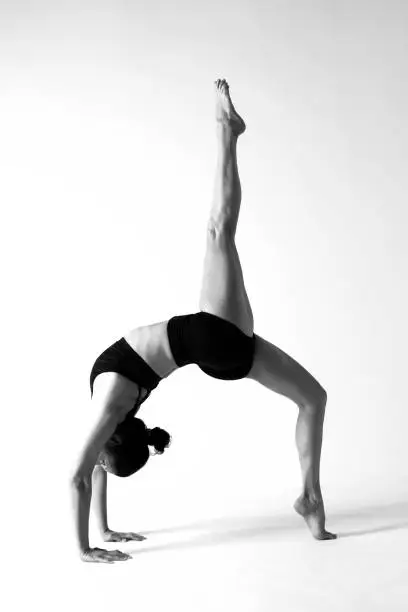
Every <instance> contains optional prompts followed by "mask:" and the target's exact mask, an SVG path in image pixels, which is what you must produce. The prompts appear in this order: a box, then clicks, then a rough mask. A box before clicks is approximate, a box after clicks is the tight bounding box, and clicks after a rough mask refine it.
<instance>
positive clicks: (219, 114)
mask: <svg viewBox="0 0 408 612" xmlns="http://www.w3.org/2000/svg"><path fill="white" fill-rule="evenodd" d="M215 93H216V98H217V105H216V119H217V121H219V122H220V123H223V124H224V125H228V126H230V127H231V128H232V131H233V133H234V134H235V135H236V136H239V135H240V134H242V133H243V132H245V130H246V125H245V122H244V120H243V119H242V117H240V116H239V115H238V113H237V111H236V110H235V108H234V105H233V104H232V101H231V98H230V94H229V85H228V83H227V81H226V80H225V79H218V80H217V81H215Z"/></svg>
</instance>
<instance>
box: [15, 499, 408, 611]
mask: <svg viewBox="0 0 408 612" xmlns="http://www.w3.org/2000/svg"><path fill="white" fill-rule="evenodd" d="M155 522H157V519H155ZM327 526H328V528H329V529H332V530H333V531H336V532H337V533H338V534H339V538H338V539H337V540H334V541H329V542H317V541H315V540H313V539H312V537H311V536H310V534H309V532H308V530H307V528H306V527H305V525H304V523H303V520H302V519H301V518H300V517H298V516H297V515H296V514H295V513H293V512H290V511H288V512H284V513H281V514H278V515H277V514H273V515H272V514H271V513H268V512H267V511H265V509H264V512H263V513H262V514H261V513H258V514H257V515H256V516H255V515H252V516H235V517H233V516H231V517H223V518H217V519H215V518H214V519H206V520H200V521H197V522H195V523H194V522H190V523H188V522H180V523H179V524H173V525H172V526H167V528H163V527H161V528H160V527H159V526H157V527H149V528H148V529H145V530H143V529H140V532H141V533H143V534H144V535H145V536H147V539H146V540H145V541H144V542H142V543H135V542H129V543H126V544H125V543H123V544H120V545H119V544H116V545H114V544H103V543H102V542H101V543H96V542H94V543H93V545H94V546H100V547H102V546H104V547H105V548H112V549H115V548H120V549H121V550H124V551H127V552H129V553H130V554H132V555H133V559H132V560H130V561H126V562H123V563H116V564H114V565H102V564H94V563H92V564H85V563H81V562H80V561H78V560H77V559H75V558H72V559H69V558H67V557H69V553H68V552H67V549H66V547H65V544H63V545H61V544H60V545H57V544H56V545H55V547H54V548H53V547H50V548H49V549H48V550H49V558H48V562H46V561H44V560H43V559H41V572H40V573H38V572H36V573H35V576H36V580H35V581H34V579H33V580H32V581H31V583H30V580H29V579H28V578H26V579H25V580H24V581H23V582H22V584H21V589H20V591H19V597H20V599H21V600H22V601H20V602H19V606H17V607H16V608H13V607H12V606H9V607H8V608H7V609H8V610H12V609H16V610H17V609H19V610H22V609H28V607H27V606H30V603H31V604H33V602H36V601H37V600H38V603H41V604H42V608H41V609H42V610H52V609H53V610H55V609H58V610H84V611H88V610H104V611H105V610H106V611H108V610H109V611H114V610H121V609H126V610H143V611H145V610H146V611H149V612H156V611H157V612H159V611H160V612H162V611H165V610H166V611H168V610H171V611H172V610H177V612H187V611H188V612H204V611H205V612H210V611H211V612H218V611H219V612H221V611H222V612H225V611H230V610H231V611H234V612H263V611H268V612H270V611H271V610H273V611H275V610H276V611H279V612H281V611H288V612H309V611H313V612H318V611H320V610H321V611H324V612H337V611H339V612H340V611H341V612H354V611H356V612H357V611H358V612H365V611H366V610H367V611H368V612H376V611H377V610H378V611H381V612H407V610H408V501H406V500H402V501H399V502H396V501H393V502H390V503H385V502H384V501H382V502H379V503H378V505H375V504H371V505H366V506H364V505H360V506H356V507H355V508H354V509H353V508H351V506H350V505H349V506H348V509H347V510H346V509H340V508H339V509H337V510H336V508H333V506H332V505H331V512H330V520H329V521H328V525H327ZM49 539H50V536H48V538H47V540H48V541H49ZM58 541H60V540H58ZM36 549H37V550H39V547H37V548H36V546H33V547H32V548H30V549H27V551H30V552H31V554H30V555H29V556H27V557H25V558H23V557H22V561H21V563H24V561H26V563H28V567H29V566H31V568H32V572H31V574H32V575H34V573H33V571H35V567H36V565H35V564H36V555H35V551H36ZM21 572H23V573H26V574H27V572H24V569H21ZM21 575H22V574H21ZM24 600H25V604H26V605H25V607H24V605H23V602H24Z"/></svg>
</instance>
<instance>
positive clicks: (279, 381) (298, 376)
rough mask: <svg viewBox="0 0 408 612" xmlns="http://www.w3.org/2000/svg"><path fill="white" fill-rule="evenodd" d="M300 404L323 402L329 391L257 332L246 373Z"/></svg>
mask: <svg viewBox="0 0 408 612" xmlns="http://www.w3.org/2000/svg"><path fill="white" fill-rule="evenodd" d="M247 378H250V379H252V380H255V381H256V382H258V383H260V384H261V385H263V386H264V387H267V388H268V389H269V390H271V391H274V392H275V393H279V395H284V396H285V397H287V398H289V399H291V400H292V401H293V402H295V403H296V404H297V405H298V406H304V405H315V404H316V403H320V402H324V401H325V398H326V391H325V389H324V388H323V387H322V386H321V384H320V383H319V382H318V381H317V380H316V378H314V377H313V376H312V374H310V372H308V371H307V370H306V369H305V368H304V367H303V366H302V365H300V363H298V362H297V361H296V360H295V359H293V358H292V357H290V355H288V354H287V353H285V352H284V351H282V350H281V349H280V348H278V347H277V346H275V345H274V344H272V343H271V342H268V341H267V340H265V339H264V338H262V337H261V336H258V335H257V334H255V354H254V361H253V364H252V368H251V370H250V372H249V374H248V376H247Z"/></svg>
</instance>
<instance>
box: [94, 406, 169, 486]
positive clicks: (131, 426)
mask: <svg viewBox="0 0 408 612" xmlns="http://www.w3.org/2000/svg"><path fill="white" fill-rule="evenodd" d="M170 441H171V436H170V434H168V433H167V431H165V430H164V429H160V427H155V428H154V429H148V428H147V427H146V425H145V424H144V422H143V421H142V420H141V419H135V418H133V417H129V418H126V419H125V420H124V421H123V422H122V423H119V425H118V426H117V428H116V429H115V431H114V433H113V435H112V436H111V437H110V438H109V440H108V441H107V442H106V444H105V446H104V448H103V450H102V452H101V453H100V455H99V464H100V465H101V466H102V467H103V468H104V469H105V470H106V471H107V472H110V473H111V474H115V476H121V477H126V476H131V475H132V474H134V473H135V472H137V471H138V470H140V469H141V468H142V467H143V466H144V465H146V463H147V461H148V459H149V457H150V453H149V446H154V448H155V450H156V453H158V454H160V455H161V454H163V453H164V449H165V448H166V447H167V446H169V444H170Z"/></svg>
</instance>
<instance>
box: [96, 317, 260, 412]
mask: <svg viewBox="0 0 408 612" xmlns="http://www.w3.org/2000/svg"><path fill="white" fill-rule="evenodd" d="M167 333H168V336H169V343H170V349H171V352H172V354H173V357H174V359H175V361H176V364H177V365H178V366H179V367H180V368H182V367H183V366H186V365H189V364H193V363H194V364H196V365H198V367H199V368H200V370H202V371H203V372H205V374H208V376H212V377H213V378H219V379H221V380H239V379H240V378H245V377H246V376H247V374H248V373H249V371H250V369H251V367H252V362H253V358H254V350H255V334H253V335H252V336H251V337H249V336H247V335H246V334H244V333H243V332H242V331H241V330H240V329H239V328H238V327H237V326H236V325H234V324H233V323H230V322H229V321H225V320H224V319H221V318H220V317H217V316H215V315H212V314H209V313H207V312H202V311H200V312H196V313H194V314H187V315H179V316H176V317H172V318H171V319H170V320H169V322H168V325H167ZM102 372H118V373H119V374H122V376H125V377H126V378H128V379H129V380H131V381H132V382H135V383H136V384H138V385H139V386H141V387H143V388H145V389H146V390H147V395H145V396H144V398H143V401H142V402H140V403H143V402H144V401H145V399H147V398H148V397H149V395H150V393H151V391H152V390H153V389H155V388H156V387H157V385H158V384H159V382H160V381H161V380H162V378H161V377H160V376H159V375H158V374H156V372H155V371H154V370H153V369H152V368H151V367H150V366H149V364H148V363H146V361H145V360H144V359H143V358H142V357H141V356H140V355H139V354H138V353H137V352H136V351H135V350H134V349H133V348H132V347H131V346H130V344H128V343H127V342H126V340H125V339H124V338H120V340H117V341H116V342H114V343H113V344H112V345H111V346H110V347H108V348H107V349H106V350H105V351H103V353H101V354H100V355H99V357H98V358H97V359H96V361H95V363H94V365H93V367H92V371H91V376H90V385H91V396H92V395H93V383H94V380H95V378H96V377H97V376H98V374H101V373H102ZM138 405H140V404H138Z"/></svg>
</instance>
